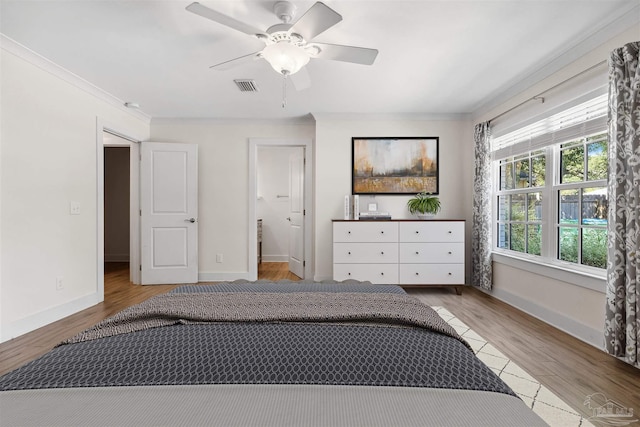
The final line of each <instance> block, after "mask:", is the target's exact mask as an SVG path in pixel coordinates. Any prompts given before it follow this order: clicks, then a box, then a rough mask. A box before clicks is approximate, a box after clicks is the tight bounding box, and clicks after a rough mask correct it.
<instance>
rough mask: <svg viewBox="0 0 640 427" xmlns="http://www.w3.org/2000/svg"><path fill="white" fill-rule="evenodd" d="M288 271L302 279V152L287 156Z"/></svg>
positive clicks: (300, 150) (301, 150)
mask: <svg viewBox="0 0 640 427" xmlns="http://www.w3.org/2000/svg"><path fill="white" fill-rule="evenodd" d="M289 204H290V207H289V218H288V219H289V221H290V222H289V271H290V272H292V273H293V274H295V275H296V276H298V277H300V278H301V279H304V151H303V149H302V148H301V149H299V150H298V151H297V152H296V153H294V154H291V156H289Z"/></svg>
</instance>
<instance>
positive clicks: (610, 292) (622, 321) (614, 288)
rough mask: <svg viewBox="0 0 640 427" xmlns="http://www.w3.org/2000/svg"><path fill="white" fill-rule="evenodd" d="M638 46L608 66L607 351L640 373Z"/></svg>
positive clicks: (614, 56)
mask: <svg viewBox="0 0 640 427" xmlns="http://www.w3.org/2000/svg"><path fill="white" fill-rule="evenodd" d="M639 48H640V42H634V43H629V44H627V45H625V46H624V47H622V48H619V49H616V50H614V51H613V52H612V53H611V58H610V60H609V183H608V195H609V212H608V221H609V232H608V239H607V246H608V261H607V307H606V321H605V328H604V336H605V348H606V350H607V351H608V352H609V353H610V354H612V355H614V356H616V357H619V358H621V359H622V360H624V361H625V362H627V363H630V364H632V365H634V366H636V367H640V347H638V331H639V330H640V327H639V326H640V317H638V310H639V309H640V288H639V287H638V286H639V284H640V283H639V282H640V270H639V269H638V259H639V258H640V224H639V223H638V216H639V215H640V67H639V66H638V50H639Z"/></svg>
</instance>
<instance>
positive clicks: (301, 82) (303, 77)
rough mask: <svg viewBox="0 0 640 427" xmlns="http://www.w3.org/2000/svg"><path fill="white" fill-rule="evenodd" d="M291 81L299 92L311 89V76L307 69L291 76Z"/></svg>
mask: <svg viewBox="0 0 640 427" xmlns="http://www.w3.org/2000/svg"><path fill="white" fill-rule="evenodd" d="M289 79H290V80H291V83H292V84H293V87H295V88H296V90H297V91H298V92H300V91H301V90H305V89H309V88H310V87H311V76H310V75H309V70H307V67H302V68H301V69H300V71H298V72H297V73H295V74H291V75H290V76H289Z"/></svg>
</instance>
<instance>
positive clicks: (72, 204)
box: [69, 202, 80, 215]
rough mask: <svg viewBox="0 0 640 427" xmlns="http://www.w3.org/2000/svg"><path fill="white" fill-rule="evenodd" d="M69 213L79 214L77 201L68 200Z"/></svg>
mask: <svg viewBox="0 0 640 427" xmlns="http://www.w3.org/2000/svg"><path fill="white" fill-rule="evenodd" d="M69 214H70V215H80V203H79V202H69Z"/></svg>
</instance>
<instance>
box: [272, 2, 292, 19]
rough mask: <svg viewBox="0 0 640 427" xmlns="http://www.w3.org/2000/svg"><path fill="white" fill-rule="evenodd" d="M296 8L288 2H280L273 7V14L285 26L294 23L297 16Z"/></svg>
mask: <svg viewBox="0 0 640 427" xmlns="http://www.w3.org/2000/svg"><path fill="white" fill-rule="evenodd" d="M296 9H297V8H296V6H295V5H294V4H293V3H290V2H288V1H279V2H276V4H274V5H273V12H274V13H275V14H276V16H277V17H278V19H280V20H281V21H282V22H284V23H285V24H288V23H290V22H291V21H293V18H295V16H296Z"/></svg>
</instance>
